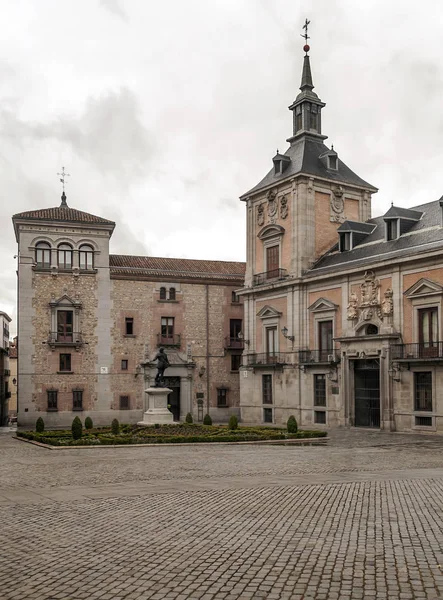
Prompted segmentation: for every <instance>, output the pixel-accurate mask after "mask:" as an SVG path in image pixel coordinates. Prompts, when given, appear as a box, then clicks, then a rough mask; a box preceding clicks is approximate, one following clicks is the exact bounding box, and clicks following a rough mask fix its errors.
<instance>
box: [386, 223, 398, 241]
mask: <svg viewBox="0 0 443 600" xmlns="http://www.w3.org/2000/svg"><path fill="white" fill-rule="evenodd" d="M397 238H398V221H397V219H389V220H387V221H386V239H387V241H388V242H390V241H392V240H396V239H397Z"/></svg>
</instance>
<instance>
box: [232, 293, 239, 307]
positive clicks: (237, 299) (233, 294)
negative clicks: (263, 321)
mask: <svg viewBox="0 0 443 600" xmlns="http://www.w3.org/2000/svg"><path fill="white" fill-rule="evenodd" d="M231 302H232V303H233V304H237V303H238V302H240V298H239V297H238V296H237V294H236V293H235V292H234V291H233V292H232V293H231Z"/></svg>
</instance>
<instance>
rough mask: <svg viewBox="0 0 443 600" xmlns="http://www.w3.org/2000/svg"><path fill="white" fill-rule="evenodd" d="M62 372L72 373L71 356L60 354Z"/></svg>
mask: <svg viewBox="0 0 443 600" xmlns="http://www.w3.org/2000/svg"><path fill="white" fill-rule="evenodd" d="M59 366H60V369H59V370H60V371H71V355H70V354H60V365H59Z"/></svg>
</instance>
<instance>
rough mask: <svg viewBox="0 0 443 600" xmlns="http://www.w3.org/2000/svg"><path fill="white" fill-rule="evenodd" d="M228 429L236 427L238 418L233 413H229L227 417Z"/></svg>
mask: <svg viewBox="0 0 443 600" xmlns="http://www.w3.org/2000/svg"><path fill="white" fill-rule="evenodd" d="M228 429H230V430H231V431H234V429H238V419H237V417H236V416H235V415H231V416H230V417H229V423H228Z"/></svg>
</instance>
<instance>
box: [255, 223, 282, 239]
mask: <svg viewBox="0 0 443 600" xmlns="http://www.w3.org/2000/svg"><path fill="white" fill-rule="evenodd" d="M284 232H285V228H284V227H282V226H281V225H266V227H263V229H260V231H259V232H258V234H257V237H258V238H259V239H260V240H265V239H267V238H273V237H277V236H280V235H283V234H284Z"/></svg>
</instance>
